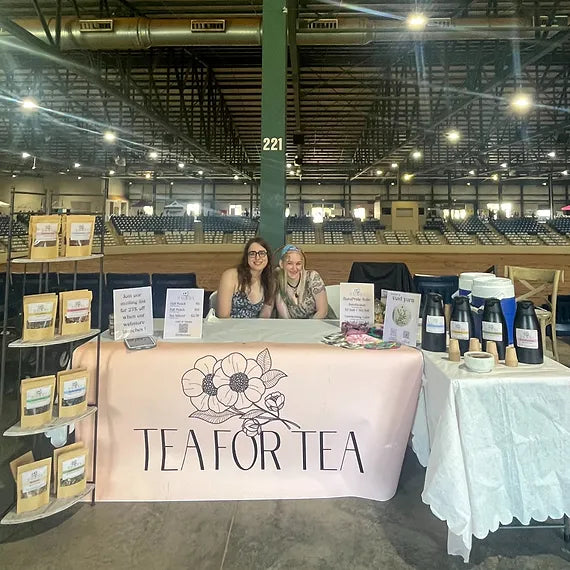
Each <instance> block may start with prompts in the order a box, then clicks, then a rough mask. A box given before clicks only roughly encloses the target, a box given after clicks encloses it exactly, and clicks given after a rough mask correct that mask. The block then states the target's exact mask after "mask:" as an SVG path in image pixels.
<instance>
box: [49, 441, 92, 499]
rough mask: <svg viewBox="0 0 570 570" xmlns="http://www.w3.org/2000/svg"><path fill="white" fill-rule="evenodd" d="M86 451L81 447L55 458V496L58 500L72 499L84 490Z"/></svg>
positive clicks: (85, 482)
mask: <svg viewBox="0 0 570 570" xmlns="http://www.w3.org/2000/svg"><path fill="white" fill-rule="evenodd" d="M86 473H87V449H86V448H85V447H81V448H78V449H74V450H73V451H67V452H65V453H59V454H58V456H57V479H56V496H57V498H58V499H65V498H67V497H74V496H75V495H79V493H81V492H83V491H84V490H85V487H86V484H87V476H86Z"/></svg>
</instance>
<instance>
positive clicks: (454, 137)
mask: <svg viewBox="0 0 570 570" xmlns="http://www.w3.org/2000/svg"><path fill="white" fill-rule="evenodd" d="M445 136H446V137H447V140H448V141H449V142H457V141H458V140H459V139H460V138H461V135H460V134H459V131H456V130H455V129H452V130H451V131H447V133H445Z"/></svg>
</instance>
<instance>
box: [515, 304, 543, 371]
mask: <svg viewBox="0 0 570 570" xmlns="http://www.w3.org/2000/svg"><path fill="white" fill-rule="evenodd" d="M514 329H515V331H514V332H515V334H514V337H515V338H514V340H515V349H516V351H517V358H518V361H519V362H522V363H524V364H542V363H543V362H544V354H543V352H542V333H541V332H540V325H539V324H538V318H537V317H536V311H535V308H534V303H533V302H532V301H519V302H518V303H517V312H516V314H515V326H514Z"/></svg>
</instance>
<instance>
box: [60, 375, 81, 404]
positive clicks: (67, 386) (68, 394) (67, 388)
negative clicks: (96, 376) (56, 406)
mask: <svg viewBox="0 0 570 570" xmlns="http://www.w3.org/2000/svg"><path fill="white" fill-rule="evenodd" d="M86 391H87V378H85V377H83V378H75V379H73V380H67V381H64V382H63V395H62V399H63V401H64V402H65V401H67V400H77V398H81V399H82V400H83V399H85V392H86Z"/></svg>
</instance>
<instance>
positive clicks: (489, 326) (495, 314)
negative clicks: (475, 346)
mask: <svg viewBox="0 0 570 570" xmlns="http://www.w3.org/2000/svg"><path fill="white" fill-rule="evenodd" d="M481 336H482V337H483V350H484V351H487V342H489V341H494V342H495V344H496V345H497V352H498V353H499V360H504V359H505V351H506V348H507V344H508V342H509V333H508V331H507V321H506V320H505V315H504V314H503V309H502V307H501V301H499V299H495V298H494V297H491V298H489V299H486V300H485V307H484V308H483V319H482V322H481Z"/></svg>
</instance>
